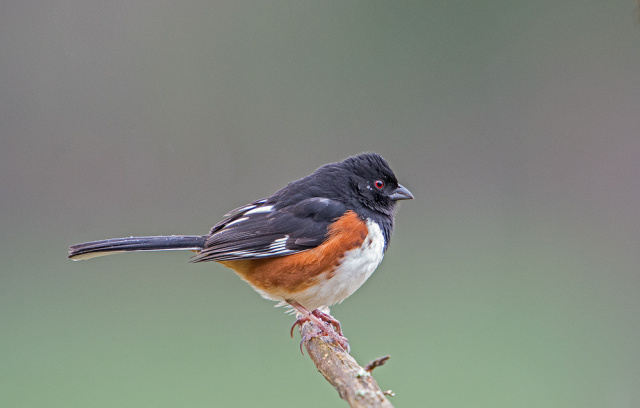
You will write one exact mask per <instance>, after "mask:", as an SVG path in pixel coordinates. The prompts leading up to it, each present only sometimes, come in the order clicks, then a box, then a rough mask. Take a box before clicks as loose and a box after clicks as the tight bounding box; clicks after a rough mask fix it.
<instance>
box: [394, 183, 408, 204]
mask: <svg viewBox="0 0 640 408" xmlns="http://www.w3.org/2000/svg"><path fill="white" fill-rule="evenodd" d="M389 198H390V199H392V200H393V201H398V200H412V199H413V194H411V191H409V189H407V188H406V187H404V186H403V185H401V184H398V188H396V189H395V190H394V191H393V193H391V195H390V196H389Z"/></svg>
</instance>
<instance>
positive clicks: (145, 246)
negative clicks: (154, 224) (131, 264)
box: [69, 235, 206, 261]
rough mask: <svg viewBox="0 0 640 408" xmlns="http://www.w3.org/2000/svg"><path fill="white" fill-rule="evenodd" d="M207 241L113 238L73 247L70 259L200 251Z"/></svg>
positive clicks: (187, 237)
mask: <svg viewBox="0 0 640 408" xmlns="http://www.w3.org/2000/svg"><path fill="white" fill-rule="evenodd" d="M205 241H206V236H201V235H170V236H159V237H129V238H111V239H104V240H101V241H92V242H85V243H83V244H76V245H72V246H71V247H69V258H70V259H73V260H74V261H79V260H81V259H90V258H95V257H97V256H103V255H111V254H117V253H122V252H131V251H171V250H192V251H199V250H201V249H202V248H203V247H204V244H205Z"/></svg>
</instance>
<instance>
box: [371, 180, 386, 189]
mask: <svg viewBox="0 0 640 408" xmlns="http://www.w3.org/2000/svg"><path fill="white" fill-rule="evenodd" d="M373 185H374V186H376V188H377V189H378V190H380V189H382V187H384V181H382V180H376V181H374V182H373Z"/></svg>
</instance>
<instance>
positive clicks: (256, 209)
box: [244, 205, 273, 215]
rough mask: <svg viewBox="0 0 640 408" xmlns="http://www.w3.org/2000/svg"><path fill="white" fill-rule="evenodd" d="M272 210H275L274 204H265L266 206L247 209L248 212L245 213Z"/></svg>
mask: <svg viewBox="0 0 640 408" xmlns="http://www.w3.org/2000/svg"><path fill="white" fill-rule="evenodd" d="M271 210H273V206H272V205H265V206H262V207H257V208H253V209H251V210H249V211H247V212H246V213H244V215H251V214H260V213H266V212H270V211H271Z"/></svg>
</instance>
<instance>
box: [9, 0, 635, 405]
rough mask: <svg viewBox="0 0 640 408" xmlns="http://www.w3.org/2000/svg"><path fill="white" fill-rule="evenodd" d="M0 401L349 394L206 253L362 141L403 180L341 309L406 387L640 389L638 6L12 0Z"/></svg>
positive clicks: (408, 391) (607, 393)
mask: <svg viewBox="0 0 640 408" xmlns="http://www.w3.org/2000/svg"><path fill="white" fill-rule="evenodd" d="M0 137H1V140H0V156H1V160H0V211H1V213H0V215H1V218H0V229H1V231H2V233H1V235H0V279H1V281H0V406H2V407H154V408H159V407H250V406H256V407H257V406H260V407H296V406H305V407H309V408H311V407H326V406H345V405H343V403H342V402H341V401H339V398H338V396H337V393H336V392H335V391H334V390H333V389H332V388H331V387H330V386H329V385H328V384H327V383H326V382H325V381H324V379H323V378H322V377H321V376H320V374H318V373H317V372H316V370H315V367H314V366H313V365H312V364H311V362H310V361H309V360H308V358H307V357H302V356H301V355H300V352H299V350H298V340H297V339H296V340H291V339H290V338H289V337H288V329H289V327H290V325H291V323H292V318H291V317H290V316H286V315H285V314H283V311H282V309H274V308H273V307H272V305H273V303H270V302H268V301H265V300H263V299H261V298H260V297H259V296H258V295H257V294H255V293H254V292H253V291H252V290H251V288H249V287H248V285H246V284H245V283H244V282H242V281H241V280H240V279H238V278H237V277H236V276H235V275H234V274H233V273H232V272H230V271H229V270H227V269H225V268H223V267H222V266H220V265H217V264H213V263H210V264H197V265H190V264H188V263H187V260H188V258H189V255H188V254H186V253H156V254H129V255H121V256H114V257H107V258H99V259H95V260H92V261H85V262H71V261H69V260H67V259H66V251H67V247H68V245H69V244H73V243H77V242H82V241H87V240H94V239H101V238H108V237H119V236H129V235H154V234H174V233H186V234H203V233H206V232H207V231H208V229H209V227H211V226H212V225H213V224H214V223H215V222H216V221H217V220H218V219H219V218H220V217H221V216H222V215H223V214H224V213H225V212H226V211H228V210H230V209H232V208H235V207H237V206H240V205H242V204H245V203H247V202H249V201H251V200H254V199H257V198H261V197H264V196H267V195H269V194H271V193H272V192H273V191H275V190H276V189H278V188H280V187H282V186H283V185H284V184H286V183H287V182H288V181H290V180H293V179H295V178H299V177H302V176H304V175H306V174H308V173H310V172H312V171H313V170H314V169H315V168H317V167H318V166H320V165H322V164H324V163H327V162H331V161H336V160H340V159H342V158H344V157H345V156H348V155H351V154H356V153H359V152H361V151H376V152H379V153H380V154H382V155H383V156H384V157H386V158H387V160H388V161H389V162H390V163H391V165H392V167H393V169H394V170H395V172H396V174H397V175H398V177H399V179H400V181H401V182H402V183H403V184H404V185H406V186H407V187H409V188H410V189H411V191H412V192H413V193H414V194H415V196H416V200H414V201H412V202H403V203H402V206H401V208H400V211H399V213H398V217H397V228H396V232H395V235H394V237H393V240H392V242H391V246H390V248H389V251H388V252H387V255H386V259H385V261H384V262H383V264H382V266H381V267H380V268H379V269H378V271H377V272H376V273H375V274H374V275H373V277H372V278H371V279H370V280H369V281H368V282H367V283H366V284H365V285H364V286H363V287H362V288H361V289H360V290H359V291H358V292H357V293H356V294H355V295H354V296H352V297H351V298H350V299H348V300H347V301H346V302H345V303H344V304H342V305H339V306H336V307H334V308H333V310H332V312H333V313H334V314H335V315H336V316H337V317H338V318H339V319H341V321H342V323H343V325H344V328H345V332H346V335H347V336H348V337H349V339H350V341H351V345H352V349H353V355H354V356H355V357H356V358H357V359H358V360H359V361H360V362H362V363H366V362H367V361H369V360H371V359H373V358H375V357H379V356H381V355H385V354H390V355H391V356H392V359H391V361H390V362H389V363H388V364H387V365H386V366H385V367H383V368H380V369H378V370H376V377H377V379H378V381H379V383H380V384H381V386H382V387H383V388H384V389H389V388H391V389H393V390H394V391H395V392H396V393H397V396H396V397H395V398H394V399H393V402H394V404H396V406H398V407H419V406H424V407H492V408H494V407H518V408H520V407H536V408H537V407H558V408H565V407H583V408H584V407H638V406H640V22H639V20H638V9H637V4H636V3H635V2H634V1H622V0H615V1H614V0H611V1H602V0H581V1H577V0H576V1H520V0H516V1H455V0H453V1H452V0H447V1H414V2H404V1H393V2H390V1H329V2H327V1H254V2H247V1H225V2H211V1H202V0H187V1H179V2H178V1H158V2H154V1H145V0H116V1H110V2H104V1H79V0H78V1H74V0H53V1H4V2H2V3H1V4H0Z"/></svg>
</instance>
